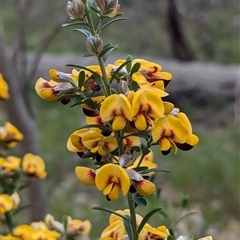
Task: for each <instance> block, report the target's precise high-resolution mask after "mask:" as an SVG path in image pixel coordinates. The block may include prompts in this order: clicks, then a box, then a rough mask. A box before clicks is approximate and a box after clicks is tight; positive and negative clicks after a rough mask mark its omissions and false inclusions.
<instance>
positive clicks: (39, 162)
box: [22, 153, 47, 178]
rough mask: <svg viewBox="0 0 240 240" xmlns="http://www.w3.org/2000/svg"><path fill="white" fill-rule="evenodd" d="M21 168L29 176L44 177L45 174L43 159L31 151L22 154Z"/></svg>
mask: <svg viewBox="0 0 240 240" xmlns="http://www.w3.org/2000/svg"><path fill="white" fill-rule="evenodd" d="M22 170H23V172H24V173H25V174H26V175H28V176H30V177H37V178H45V177H46V176H47V173H46V171H45V163H44V161H43V159H42V158H41V157H39V156H38V155H33V154H32V153H27V154H25V155H24V156H23V160H22Z"/></svg>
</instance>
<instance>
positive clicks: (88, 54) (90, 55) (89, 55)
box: [82, 53, 92, 57]
mask: <svg viewBox="0 0 240 240" xmlns="http://www.w3.org/2000/svg"><path fill="white" fill-rule="evenodd" d="M82 56H83V57H92V54H90V53H84V54H83V55H82Z"/></svg>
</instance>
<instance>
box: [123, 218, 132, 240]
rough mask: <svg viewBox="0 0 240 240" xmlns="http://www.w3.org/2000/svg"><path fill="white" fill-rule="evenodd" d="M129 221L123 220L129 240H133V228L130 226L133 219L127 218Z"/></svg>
mask: <svg viewBox="0 0 240 240" xmlns="http://www.w3.org/2000/svg"><path fill="white" fill-rule="evenodd" d="M126 217H127V218H128V219H127V220H126V219H124V218H123V223H124V226H125V229H126V232H127V234H128V237H129V240H133V232H132V226H131V224H130V221H131V218H130V216H126Z"/></svg>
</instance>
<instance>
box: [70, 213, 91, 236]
mask: <svg viewBox="0 0 240 240" xmlns="http://www.w3.org/2000/svg"><path fill="white" fill-rule="evenodd" d="M91 228H92V224H91V223H90V221H89V220H85V221H81V220H79V219H72V218H71V217H68V219H67V233H68V234H69V235H72V236H73V235H82V236H88V235H89V233H90V231H91Z"/></svg>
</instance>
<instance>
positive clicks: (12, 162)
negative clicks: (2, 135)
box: [0, 156, 21, 172]
mask: <svg viewBox="0 0 240 240" xmlns="http://www.w3.org/2000/svg"><path fill="white" fill-rule="evenodd" d="M20 162H21V158H18V157H15V156H8V157H7V158H2V157H0V167H1V168H2V169H5V170H6V171H7V172H12V171H16V170H17V169H19V168H20Z"/></svg>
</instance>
